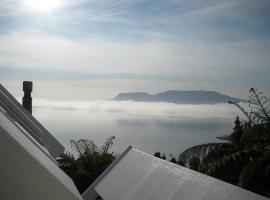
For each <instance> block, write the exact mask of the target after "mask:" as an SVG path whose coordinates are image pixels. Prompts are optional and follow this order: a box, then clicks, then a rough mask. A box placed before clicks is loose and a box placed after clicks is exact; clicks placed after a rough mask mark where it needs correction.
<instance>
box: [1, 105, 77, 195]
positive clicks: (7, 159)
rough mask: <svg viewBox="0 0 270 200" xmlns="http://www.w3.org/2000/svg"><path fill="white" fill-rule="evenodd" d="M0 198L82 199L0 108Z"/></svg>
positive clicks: (41, 148) (34, 143)
mask: <svg viewBox="0 0 270 200" xmlns="http://www.w3.org/2000/svg"><path fill="white" fill-rule="evenodd" d="M0 154H1V156H0V199H1V200H21V199H25V200H37V199H38V200H82V198H81V195H80V194H79V192H78V191H77V189H76V187H75V185H74V183H73V182H72V180H71V179H70V178H69V177H68V176H67V175H66V174H65V173H64V172H63V171H62V170H61V169H60V168H59V167H58V166H57V165H56V164H55V162H54V159H53V157H51V156H50V154H48V153H46V150H44V148H43V147H42V146H41V145H40V144H38V143H36V142H35V141H34V140H32V139H31V138H29V137H27V134H26V133H24V132H23V131H22V129H20V128H19V127H18V126H17V125H16V124H15V123H14V121H13V120H12V119H11V118H10V117H9V116H8V115H7V114H6V113H4V112H3V110H2V109H0Z"/></svg>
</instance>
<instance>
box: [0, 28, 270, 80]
mask: <svg viewBox="0 0 270 200" xmlns="http://www.w3.org/2000/svg"><path fill="white" fill-rule="evenodd" d="M263 42H264V41H254V42H249V43H241V42H239V43H233V44H224V45H223V46H218V45H216V44H212V45H210V44H209V45H207V46H206V45H205V44H204V43H201V42H200V43H199V42H192V41H182V42H175V43H173V42H164V41H159V40H157V41H149V42H138V43H135V42H134V43H132V42H131V43H127V42H126V43H125V42H113V41H106V40H101V39H81V40H72V39H69V38H65V37H62V36H57V35H47V34H42V33H35V32H34V33H33V32H20V33H15V34H11V35H4V36H1V37H0V43H1V47H0V66H10V67H19V68H46V69H72V70H78V71H85V72H91V73H137V74H138V73H142V74H163V75H174V76H175V75H177V74H178V75H181V76H187V77H188V76H190V77H197V76H201V77H202V76H205V75H207V76H215V75H217V76H218V75H221V74H224V75H230V74H237V73H239V72H240V73H242V72H243V70H249V69H255V68H256V69H258V68H261V67H265V66H267V65H268V64H269V63H270V58H269V56H265V54H264V53H262V54H261V53H259V54H258V53H256V52H254V50H255V51H257V50H258V49H261V47H263V46H262V43H263ZM265 45H266V46H269V44H267V43H264V46H265ZM252 49H254V50H252Z"/></svg>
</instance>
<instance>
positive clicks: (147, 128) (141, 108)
mask: <svg viewBox="0 0 270 200" xmlns="http://www.w3.org/2000/svg"><path fill="white" fill-rule="evenodd" d="M33 103H34V112H33V115H34V116H35V117H36V118H37V119H38V120H40V121H41V123H42V124H43V125H44V126H45V127H46V128H47V129H48V130H49V131H50V132H51V133H52V134H53V135H54V136H55V137H56V138H57V139H58V140H59V141H60V142H61V143H62V144H63V145H64V146H65V147H66V149H67V150H68V151H71V149H70V144H69V141H70V140H71V139H81V138H84V139H90V140H93V141H94V142H95V143H96V144H97V145H101V144H102V143H103V142H104V141H105V139H106V138H107V137H109V136H115V137H116V140H115V144H114V146H113V148H112V151H114V152H116V153H120V152H122V151H123V150H124V149H125V148H127V147H128V146H129V145H132V146H133V147H135V148H137V149H139V150H142V151H145V152H147V153H150V154H153V153H154V152H157V151H160V152H165V153H166V155H167V156H168V155H169V154H173V155H174V156H176V157H178V155H179V153H180V152H181V151H183V150H185V149H186V148H188V147H191V146H193V145H198V144H202V143H208V142H218V141H219V140H218V139H216V137H217V136H223V135H226V134H230V133H231V132H232V128H233V121H234V120H235V117H236V116H237V115H241V113H240V112H239V111H238V110H237V108H235V107H234V106H232V105H229V104H216V105H178V104H172V103H164V102H160V103H151V102H150V103H148V102H133V101H49V100H41V99H35V100H34V102H33Z"/></svg>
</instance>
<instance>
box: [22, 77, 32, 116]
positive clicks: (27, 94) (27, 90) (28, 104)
mask: <svg viewBox="0 0 270 200" xmlns="http://www.w3.org/2000/svg"><path fill="white" fill-rule="evenodd" d="M32 90H33V83H32V81H23V91H24V96H23V98H22V105H23V107H24V108H25V109H26V110H28V111H29V112H30V113H31V114H32V97H31V92H32Z"/></svg>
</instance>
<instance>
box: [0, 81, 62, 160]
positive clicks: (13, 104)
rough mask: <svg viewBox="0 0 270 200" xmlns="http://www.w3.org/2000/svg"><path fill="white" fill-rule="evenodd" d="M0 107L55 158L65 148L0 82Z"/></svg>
mask: <svg viewBox="0 0 270 200" xmlns="http://www.w3.org/2000/svg"><path fill="white" fill-rule="evenodd" d="M0 107H2V109H3V110H4V111H5V112H6V113H7V114H8V115H9V116H10V117H11V118H12V120H14V121H16V122H17V123H18V124H20V126H21V127H22V128H23V129H25V130H26V131H27V132H28V133H29V135H31V136H32V137H33V138H34V139H35V140H36V141H37V142H38V143H39V144H40V145H43V146H44V147H45V148H46V149H47V150H48V151H49V152H50V154H51V155H52V156H53V157H54V158H56V157H57V156H59V155H60V153H62V152H63V151H64V150H65V148H64V146H63V145H62V144H61V143H59V142H58V141H57V140H56V139H55V138H54V137H53V136H52V135H51V134H50V133H49V132H48V131H47V129H46V128H45V127H43V126H42V125H41V124H40V123H39V122H38V121H37V120H36V119H35V118H34V117H33V116H32V115H31V114H30V113H29V112H28V111H26V110H25V109H24V108H23V107H22V105H21V104H20V103H19V102H18V101H17V100H16V99H15V98H14V97H13V96H12V95H11V94H10V93H9V92H8V91H7V90H6V89H5V88H4V87H3V86H2V85H1V84H0Z"/></svg>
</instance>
